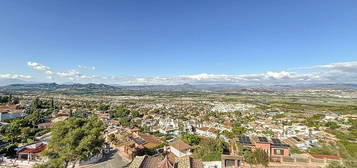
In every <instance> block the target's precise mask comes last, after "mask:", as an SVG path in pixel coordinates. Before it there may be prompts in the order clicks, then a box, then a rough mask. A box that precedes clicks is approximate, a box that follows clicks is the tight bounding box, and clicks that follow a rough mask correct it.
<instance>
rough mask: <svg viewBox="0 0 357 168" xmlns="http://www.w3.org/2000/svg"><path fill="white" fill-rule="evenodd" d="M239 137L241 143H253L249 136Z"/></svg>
mask: <svg viewBox="0 0 357 168" xmlns="http://www.w3.org/2000/svg"><path fill="white" fill-rule="evenodd" d="M238 139H239V142H240V143H241V144H244V145H250V144H252V142H251V141H250V138H249V137H247V136H239V137H238Z"/></svg>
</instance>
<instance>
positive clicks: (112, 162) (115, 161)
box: [86, 150, 129, 168]
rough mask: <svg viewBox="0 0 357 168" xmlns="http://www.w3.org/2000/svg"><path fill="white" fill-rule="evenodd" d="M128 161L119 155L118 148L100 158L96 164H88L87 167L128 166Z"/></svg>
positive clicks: (119, 167)
mask: <svg viewBox="0 0 357 168" xmlns="http://www.w3.org/2000/svg"><path fill="white" fill-rule="evenodd" d="M128 164H129V163H128V162H127V161H126V160H124V159H123V158H122V157H120V156H119V154H118V152H117V151H116V150H113V151H112V152H111V153H110V154H108V155H106V156H105V157H104V158H102V159H101V160H99V161H98V162H97V163H95V164H91V165H88V166H86V167H87V168H126V167H128Z"/></svg>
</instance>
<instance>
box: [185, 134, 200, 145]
mask: <svg viewBox="0 0 357 168" xmlns="http://www.w3.org/2000/svg"><path fill="white" fill-rule="evenodd" d="M182 141H184V142H185V143H187V144H189V145H198V144H199V143H200V141H201V139H200V137H198V136H197V135H195V134H190V133H184V134H183V135H182Z"/></svg>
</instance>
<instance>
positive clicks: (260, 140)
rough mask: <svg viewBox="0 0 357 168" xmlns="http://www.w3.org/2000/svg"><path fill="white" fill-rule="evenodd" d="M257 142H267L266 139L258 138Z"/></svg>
mask: <svg viewBox="0 0 357 168" xmlns="http://www.w3.org/2000/svg"><path fill="white" fill-rule="evenodd" d="M258 140H259V142H268V139H267V138H266V137H258Z"/></svg>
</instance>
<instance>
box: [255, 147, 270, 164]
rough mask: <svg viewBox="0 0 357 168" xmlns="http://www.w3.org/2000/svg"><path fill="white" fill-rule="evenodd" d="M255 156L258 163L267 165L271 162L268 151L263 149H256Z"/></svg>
mask: <svg viewBox="0 0 357 168" xmlns="http://www.w3.org/2000/svg"><path fill="white" fill-rule="evenodd" d="M253 156H254V158H255V160H256V163H257V164H258V165H263V166H264V167H267V166H268V164H269V155H268V153H266V152H265V151H264V150H263V149H259V148H258V149H256V150H255V151H254V152H253Z"/></svg>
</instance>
